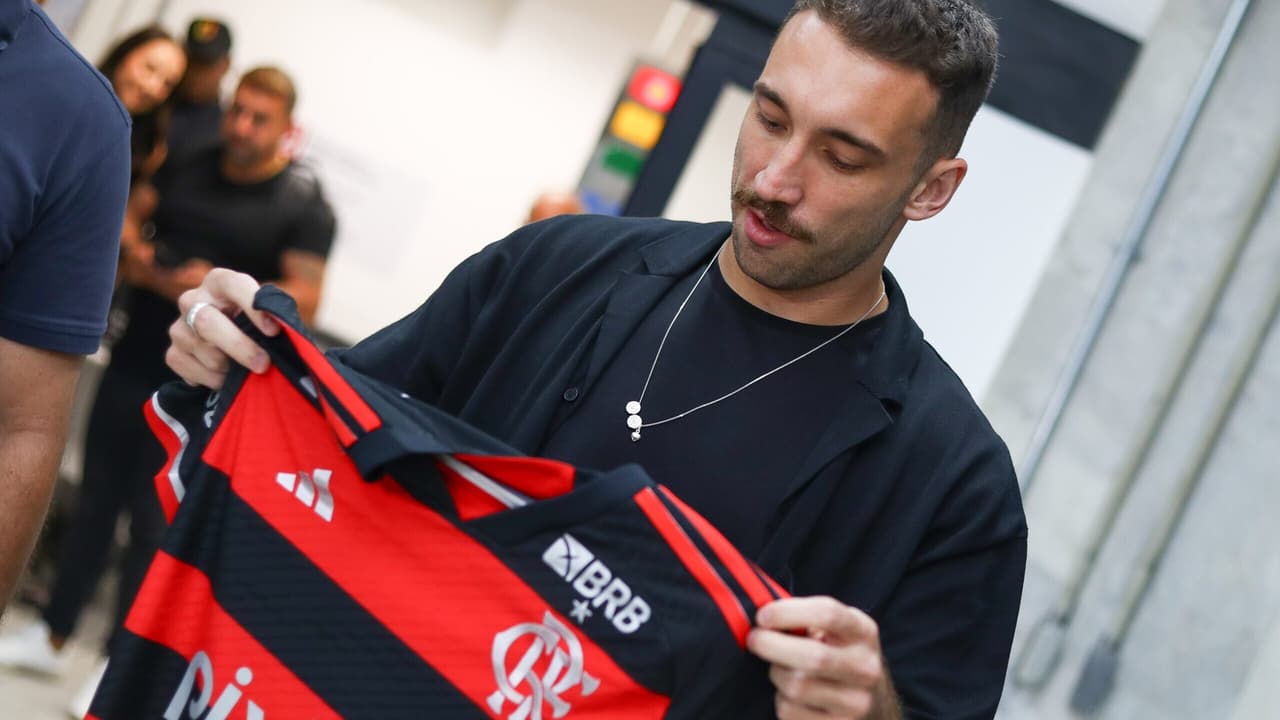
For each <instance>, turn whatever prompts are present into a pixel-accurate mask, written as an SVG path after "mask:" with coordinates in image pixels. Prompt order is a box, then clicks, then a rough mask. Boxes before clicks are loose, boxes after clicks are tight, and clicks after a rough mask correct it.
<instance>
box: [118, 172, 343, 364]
mask: <svg viewBox="0 0 1280 720" xmlns="http://www.w3.org/2000/svg"><path fill="white" fill-rule="evenodd" d="M221 162H222V149H221V147H211V148H207V149H205V150H202V151H199V152H196V153H193V154H191V155H190V156H188V157H186V158H180V159H178V162H174V163H170V164H168V165H166V166H165V167H164V168H163V169H162V170H161V172H160V173H158V174H157V175H156V177H155V185H156V192H157V194H158V195H159V204H158V205H157V206H156V212H155V215H154V217H153V222H154V223H155V243H156V262H157V263H158V264H162V265H171V266H177V265H179V264H181V263H182V262H184V261H186V260H190V259H193V258H199V259H202V260H207V261H208V262H210V263H212V264H213V265H216V266H218V267H226V268H230V269H232V270H237V271H239V272H243V273H247V274H249V275H252V276H253V277H254V278H256V279H258V280H260V281H263V282H269V281H272V280H278V279H279V278H280V272H281V271H280V256H281V254H282V253H284V252H285V251H286V250H302V251H305V252H311V253H315V254H317V255H320V256H328V254H329V248H330V246H331V245H332V244H333V234H334V229H335V222H334V216H333V211H332V209H331V208H330V207H329V203H328V202H327V201H326V200H325V198H324V193H323V192H322V191H321V188H320V182H319V180H318V179H317V178H316V177H315V176H314V175H313V174H311V173H310V172H309V171H308V170H306V169H304V168H301V167H299V166H297V165H289V166H288V167H286V168H285V169H284V170H283V171H282V172H280V173H279V174H277V175H275V176H274V177H271V178H270V179H268V180H264V181H262V182H257V183H234V182H231V181H229V180H227V179H226V178H225V177H223V175H222V170H221ZM126 291H127V292H128V293H129V297H128V299H127V300H126V302H127V307H128V310H129V325H128V328H127V329H126V330H125V333H124V335H123V336H122V337H121V338H120V340H119V341H118V342H117V343H116V345H115V348H114V349H113V351H112V366H113V367H115V368H116V369H117V370H125V371H128V372H131V373H133V374H135V375H139V376H143V377H146V378H148V379H153V378H154V379H155V380H157V381H161V380H164V379H166V378H168V377H169V373H168V372H167V370H166V369H165V365H164V351H165V348H166V347H167V346H168V344H169V338H168V327H169V325H170V324H172V323H173V321H174V320H176V319H177V317H178V310H177V307H176V305H175V304H174V303H173V302H172V301H171V300H168V299H166V298H163V297H160V296H159V295H156V294H154V293H151V292H149V291H146V290H142V289H138V288H126Z"/></svg>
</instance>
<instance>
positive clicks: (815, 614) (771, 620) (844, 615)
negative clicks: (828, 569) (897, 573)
mask: <svg viewBox="0 0 1280 720" xmlns="http://www.w3.org/2000/svg"><path fill="white" fill-rule="evenodd" d="M756 624H758V625H759V626H760V627H762V628H766V629H769V630H801V631H804V632H807V633H811V634H817V635H819V636H820V637H821V639H822V640H823V641H824V642H828V643H832V644H836V645H844V644H848V643H853V642H866V643H869V644H871V645H872V646H873V647H875V648H876V649H877V650H879V648H880V629H879V627H878V626H877V625H876V622H875V621H874V620H872V619H871V617H870V616H869V615H867V614H866V613H864V612H862V611H861V610H858V609H857V608H853V607H849V606H848V605H845V604H844V603H842V602H840V601H839V600H836V599H835V598H830V597H821V596H815V597H796V598H786V599H783V600H775V601H774V602H771V603H769V604H768V605H766V606H764V607H763V608H761V609H760V611H759V612H758V613H756ZM815 631H816V632H815Z"/></svg>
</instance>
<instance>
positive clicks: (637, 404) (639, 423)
mask: <svg viewBox="0 0 1280 720" xmlns="http://www.w3.org/2000/svg"><path fill="white" fill-rule="evenodd" d="M719 256H720V253H719V251H717V252H716V253H714V254H713V255H712V256H711V262H709V263H707V266H706V267H705V268H703V270H702V274H701V275H699V276H698V280H697V282H695V283H694V284H693V288H692V289H691V290H689V294H688V295H686V296H685V297H684V301H683V302H681V303H680V307H679V308H677V309H676V314H675V315H674V316H672V318H671V322H670V323H669V324H668V325H667V331H666V332H664V333H662V341H661V342H659V343H658V351H657V352H656V353H654V354H653V364H652V365H650V366H649V375H648V376H647V377H645V379H644V387H642V388H640V397H639V399H636V400H632V401H630V402H628V403H627V405H626V408H625V409H626V411H627V427H628V428H630V429H631V442H639V441H640V431H641V430H642V429H644V428H650V427H655V426H658V425H663V424H666V423H669V422H671V421H672V420H679V419H680V418H682V417H684V416H686V415H692V414H693V413H696V412H698V411H699V410H702V409H703V408H709V407H711V406H712V405H715V404H716V403H718V402H720V401H721V400H728V399H729V398H731V397H733V396H734V395H737V394H738V393H740V392H742V391H743V390H746V389H747V388H749V387H751V386H752V385H755V384H756V383H758V382H760V381H761V380H763V379H765V378H767V377H769V376H770V375H772V374H774V373H776V372H778V371H779V370H782V369H783V368H785V367H787V366H789V365H792V364H794V363H797V362H800V361H801V360H803V359H805V358H807V357H809V356H810V355H812V354H814V353H816V352H818V351H819V350H821V349H822V348H824V347H826V346H828V345H830V344H831V343H833V342H835V341H836V340H839V339H840V338H841V337H843V336H844V334H845V333H847V332H849V331H850V330H852V329H854V328H855V327H857V326H858V323H860V322H862V321H863V320H866V319H867V316H868V315H870V314H871V311H872V310H875V309H876V307H877V306H879V305H880V301H881V300H884V296H885V289H884V287H883V285H882V286H881V288H880V296H879V297H877V298H876V301H875V302H873V303H871V307H869V308H867V311H866V312H864V313H862V317H860V318H858V319H857V320H854V321H853V323H852V324H850V325H849V327H847V328H845V329H843V330H841V331H840V332H838V333H836V334H835V335H832V336H831V337H829V338H827V339H826V340H823V341H822V342H820V343H818V344H817V345H816V346H814V347H812V348H810V349H809V350H806V351H805V352H803V353H801V354H799V355H797V356H796V357H793V358H791V359H790V360H788V361H786V362H784V363H782V364H781V365H779V366H778V367H776V368H774V369H772V370H770V371H769V372H767V373H765V374H763V375H760V376H758V377H756V378H755V379H754V380H751V381H750V382H748V383H747V384H745V385H742V386H740V387H738V388H737V389H736V390H731V391H729V392H727V393H725V394H724V395H721V396H720V397H718V398H716V399H714V400H708V401H707V402H704V403H702V404H701V405H696V406H694V407H691V408H689V409H688V410H685V411H684V412H682V413H679V414H677V415H672V416H671V417H669V418H664V419H662V420H654V421H653V422H645V421H644V419H643V418H641V417H640V410H641V407H642V405H641V403H642V402H644V394H645V392H646V391H648V389H649V381H650V380H652V379H653V370H654V368H656V367H658V358H660V357H662V348H663V346H664V345H666V344H667V336H668V335H670V334H671V328H673V327H675V324H676V320H678V319H679V318H680V313H682V312H684V306H685V305H688V304H689V298H691V297H693V293H694V292H695V291H697V289H698V286H699V285H701V284H702V278H704V277H706V276H707V272H708V271H709V270H711V266H712V265H714V264H715V262H716V258H718V257H719Z"/></svg>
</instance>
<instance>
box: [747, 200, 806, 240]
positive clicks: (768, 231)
mask: <svg viewBox="0 0 1280 720" xmlns="http://www.w3.org/2000/svg"><path fill="white" fill-rule="evenodd" d="M746 211H747V212H746V213H745V215H744V220H743V226H744V230H746V235H747V239H749V240H750V241H751V242H753V243H755V244H756V245H759V246H761V247H777V246H779V245H782V244H784V243H788V242H795V241H796V238H794V237H792V236H790V235H788V234H786V233H785V232H783V231H781V230H779V229H778V228H776V227H774V226H773V225H770V224H769V222H768V221H767V220H765V219H764V215H763V214H762V213H761V212H760V211H759V210H756V209H754V208H750V207H748V208H746Z"/></svg>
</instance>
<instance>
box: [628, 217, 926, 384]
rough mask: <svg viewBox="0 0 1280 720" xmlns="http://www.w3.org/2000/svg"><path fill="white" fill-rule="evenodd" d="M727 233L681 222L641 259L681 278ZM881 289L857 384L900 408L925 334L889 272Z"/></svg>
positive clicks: (726, 227) (722, 225)
mask: <svg viewBox="0 0 1280 720" xmlns="http://www.w3.org/2000/svg"><path fill="white" fill-rule="evenodd" d="M730 229H731V225H730V224H729V223H727V222H719V223H708V224H694V223H688V224H681V226H679V227H678V228H677V229H676V230H675V231H674V232H672V233H671V234H670V235H668V236H666V237H664V238H660V239H658V240H655V241H654V242H652V243H650V244H649V245H647V246H645V247H644V248H643V249H642V250H641V255H642V256H643V258H644V262H645V266H646V268H647V269H648V270H649V271H650V272H651V273H653V274H655V275H674V276H681V275H684V274H686V273H690V272H694V271H695V270H698V269H701V268H702V266H703V265H704V264H705V263H706V262H707V257H708V254H709V253H711V252H714V250H715V248H717V247H719V245H720V243H722V242H724V240H725V238H727V237H728V236H729V231H730ZM884 290H885V295H886V296H887V297H888V298H889V309H888V310H887V311H885V313H884V314H883V315H882V316H880V317H879V318H878V320H879V322H880V324H881V328H880V332H879V333H877V336H876V340H875V343H874V346H873V347H872V348H871V350H870V352H869V354H868V355H867V356H866V357H865V359H860V362H859V365H860V367H859V368H858V371H857V375H858V378H857V380H858V382H860V383H861V384H862V385H863V386H864V387H866V388H867V390H869V391H870V392H871V393H872V394H873V395H875V396H876V397H878V398H880V399H881V400H882V401H884V400H887V401H891V402H894V403H896V404H897V405H898V406H899V407H901V406H902V405H903V404H904V403H905V401H906V396H907V389H908V386H909V385H910V381H911V375H912V373H914V372H915V369H916V365H917V364H918V363H919V361H920V354H921V352H923V351H924V333H923V332H921V330H920V326H918V325H916V322H915V320H913V319H911V313H910V311H908V310H907V299H906V297H905V296H904V295H903V294H902V288H901V287H900V286H899V285H898V281H897V280H896V279H895V278H894V277H893V274H892V273H890V272H889V271H888V270H887V269H886V270H885V271H884Z"/></svg>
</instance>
